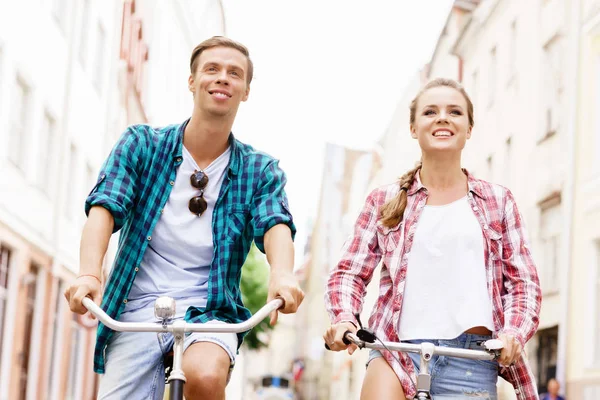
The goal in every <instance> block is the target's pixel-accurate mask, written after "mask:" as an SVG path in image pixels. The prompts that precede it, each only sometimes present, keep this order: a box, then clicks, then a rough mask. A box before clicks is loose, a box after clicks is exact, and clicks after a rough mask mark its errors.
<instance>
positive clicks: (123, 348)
mask: <svg viewBox="0 0 600 400" xmlns="http://www.w3.org/2000/svg"><path fill="white" fill-rule="evenodd" d="M208 323H209V324H210V323H215V324H218V323H222V322H220V321H211V322H208ZM173 342H174V338H173V335H172V334H171V333H168V332H161V333H158V334H157V333H151V332H114V333H113V335H112V337H111V338H110V340H109V344H108V347H107V348H106V373H105V374H104V375H101V377H100V387H99V390H98V399H99V400H108V399H110V400H112V399H127V400H138V399H139V400H160V399H162V398H163V394H164V391H165V366H164V365H163V357H164V356H165V354H167V353H168V352H169V351H171V350H172V348H173ZM196 342H212V343H215V344H217V345H219V346H221V347H222V348H223V349H224V350H225V352H227V354H229V359H230V361H231V364H230V367H229V376H228V377H227V381H228V382H229V378H230V377H231V372H232V371H233V366H234V364H235V355H236V352H237V343H238V339H237V335H236V334H235V333H208V332H198V333H192V334H189V335H187V336H186V337H185V339H184V346H183V347H184V352H185V350H186V349H187V348H188V347H190V346H191V345H192V344H194V343H196ZM199 362H202V361H201V360H199Z"/></svg>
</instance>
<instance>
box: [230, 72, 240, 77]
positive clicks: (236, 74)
mask: <svg viewBox="0 0 600 400" xmlns="http://www.w3.org/2000/svg"><path fill="white" fill-rule="evenodd" d="M231 75H235V76H240V74H238V73H237V71H231Z"/></svg>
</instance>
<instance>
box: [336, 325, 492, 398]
mask: <svg viewBox="0 0 600 400" xmlns="http://www.w3.org/2000/svg"><path fill="white" fill-rule="evenodd" d="M357 320H358V323H359V326H360V329H359V330H358V331H357V332H356V334H354V333H352V332H350V331H346V332H345V333H344V337H343V339H342V340H343V342H344V343H345V344H347V345H349V344H355V345H356V346H358V348H359V349H363V348H367V349H374V350H387V351H392V350H394V351H401V352H409V353H418V354H420V355H421V362H420V368H419V375H417V384H416V385H415V383H414V382H412V384H413V386H414V387H415V388H416V392H417V394H416V395H415V397H414V399H415V400H434V399H433V398H432V397H431V394H430V393H429V391H430V389H431V375H430V374H429V361H431V359H432V357H433V356H434V355H435V354H437V355H441V356H449V357H460V358H468V359H471V360H487V361H492V360H497V359H498V358H499V357H500V352H501V351H502V348H503V344H502V341H501V340H499V339H490V340H487V341H485V342H482V343H481V347H482V348H483V349H484V350H469V349H458V348H452V347H440V346H435V345H434V344H433V343H428V342H423V343H421V344H411V343H399V342H383V341H381V340H380V339H379V338H378V337H377V336H375V334H374V333H373V332H372V331H371V330H369V329H367V328H363V327H362V324H361V323H360V319H359V318H358V317H357ZM376 341H379V342H380V344H379V343H375V342H376ZM325 348H326V349H327V350H331V349H330V348H329V345H328V344H327V343H325ZM394 357H395V356H394Z"/></svg>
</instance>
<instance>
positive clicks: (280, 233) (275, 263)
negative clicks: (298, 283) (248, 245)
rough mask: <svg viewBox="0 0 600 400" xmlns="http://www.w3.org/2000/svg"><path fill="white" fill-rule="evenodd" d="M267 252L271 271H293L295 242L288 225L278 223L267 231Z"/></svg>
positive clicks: (265, 241)
mask: <svg viewBox="0 0 600 400" xmlns="http://www.w3.org/2000/svg"><path fill="white" fill-rule="evenodd" d="M264 243H265V254H266V255H267V261H268V262H269V265H270V266H271V272H272V273H273V272H290V273H291V272H293V269H294V242H293V241H292V232H291V231H290V228H289V227H288V226H287V225H284V224H277V225H275V226H274V227H272V228H271V229H269V230H268V231H267V232H266V233H265V240H264Z"/></svg>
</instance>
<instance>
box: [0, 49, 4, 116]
mask: <svg viewBox="0 0 600 400" xmlns="http://www.w3.org/2000/svg"><path fill="white" fill-rule="evenodd" d="M3 67H4V53H3V50H2V47H0V110H2V93H4V85H3V84H2V83H3V79H4V68H3Z"/></svg>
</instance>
